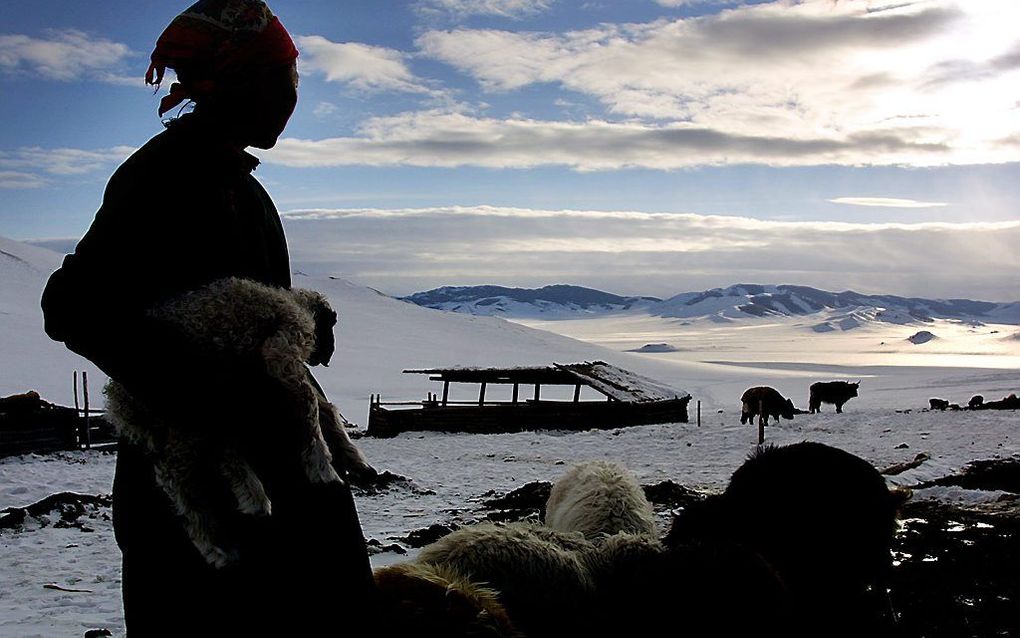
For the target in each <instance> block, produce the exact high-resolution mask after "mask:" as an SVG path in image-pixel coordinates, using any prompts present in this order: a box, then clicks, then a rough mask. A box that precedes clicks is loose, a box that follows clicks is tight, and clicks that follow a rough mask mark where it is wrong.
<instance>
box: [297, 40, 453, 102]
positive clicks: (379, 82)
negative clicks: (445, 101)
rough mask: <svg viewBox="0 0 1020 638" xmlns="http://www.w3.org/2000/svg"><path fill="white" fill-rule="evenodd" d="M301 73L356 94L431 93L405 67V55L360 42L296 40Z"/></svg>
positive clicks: (422, 82)
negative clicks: (352, 89) (365, 92)
mask: <svg viewBox="0 0 1020 638" xmlns="http://www.w3.org/2000/svg"><path fill="white" fill-rule="evenodd" d="M297 44H298V47H300V49H301V53H302V57H300V58H299V60H300V64H301V71H302V72H303V73H309V72H311V73H321V74H322V75H323V76H325V78H326V81H327V82H340V83H342V84H346V85H348V86H350V87H352V88H354V89H357V90H360V91H368V92H376V91H403V92H408V93H433V92H434V90H433V89H431V88H429V87H428V86H427V85H426V83H425V82H424V81H423V80H422V79H420V78H418V77H415V75H414V73H412V72H411V70H410V68H408V66H407V63H406V59H407V55H406V54H405V53H402V52H400V51H396V50H394V49H387V48H385V47H379V46H373V45H370V44H362V43H360V42H331V41H330V40H327V39H326V38H324V37H322V36H319V35H309V36H301V37H298V38H297Z"/></svg>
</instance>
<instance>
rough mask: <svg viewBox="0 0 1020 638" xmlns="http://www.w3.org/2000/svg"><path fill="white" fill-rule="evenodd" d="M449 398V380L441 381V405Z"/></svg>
mask: <svg viewBox="0 0 1020 638" xmlns="http://www.w3.org/2000/svg"><path fill="white" fill-rule="evenodd" d="M449 398H450V382H449V381H443V407H444V408H445V407H446V402H447V401H448V400H449Z"/></svg>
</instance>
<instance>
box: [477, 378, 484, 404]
mask: <svg viewBox="0 0 1020 638" xmlns="http://www.w3.org/2000/svg"><path fill="white" fill-rule="evenodd" d="M478 405H480V406H481V405H485V381H482V389H481V390H479V391H478Z"/></svg>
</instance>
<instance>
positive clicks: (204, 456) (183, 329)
mask: <svg viewBox="0 0 1020 638" xmlns="http://www.w3.org/2000/svg"><path fill="white" fill-rule="evenodd" d="M150 314H151V315H152V317H153V318H154V319H156V320H158V321H160V322H164V323H165V324H167V325H168V326H170V327H172V328H173V329H175V330H177V331H180V333H182V335H183V336H185V337H186V338H188V339H189V340H191V341H192V342H193V343H195V344H196V345H199V346H201V347H205V348H209V349H212V350H215V351H216V352H218V353H220V354H222V355H224V356H226V357H230V358H235V359H237V360H239V361H249V362H256V365H260V366H261V367H262V368H263V372H264V374H265V375H266V376H267V377H268V378H269V379H270V380H271V382H272V383H274V384H276V385H277V386H278V387H279V388H280V389H281V390H282V392H281V395H282V396H284V397H286V400H287V406H286V409H285V410H284V413H285V414H287V415H288V416H289V417H290V418H288V422H287V423H280V424H278V426H279V427H281V428H293V429H294V431H291V432H287V433H283V432H277V434H278V435H281V436H279V441H281V442H282V443H281V446H282V447H281V448H280V449H279V454H281V455H298V456H300V462H301V466H302V467H303V469H304V473H305V476H306V478H307V480H308V481H309V482H310V483H333V482H340V481H343V480H344V479H343V477H345V476H347V475H353V476H364V475H370V474H374V470H373V469H372V468H371V466H370V465H369V464H368V462H367V461H366V460H365V458H364V457H363V456H362V455H361V453H360V451H359V450H358V449H357V448H356V447H355V446H354V444H353V443H352V442H351V440H350V438H349V437H348V436H347V434H346V431H345V430H344V423H345V420H344V419H343V417H342V416H341V415H340V413H339V412H338V411H337V409H336V407H335V406H333V405H332V404H331V403H329V401H328V400H327V399H326V397H325V396H324V395H323V393H322V391H321V389H320V388H319V387H318V385H317V384H316V383H315V381H314V380H313V379H312V377H311V375H310V374H309V372H308V370H307V368H306V367H305V364H306V363H310V364H313V365H314V364H319V363H322V364H327V363H328V362H329V359H330V357H331V355H332V352H333V335H332V329H333V325H334V324H335V323H336V313H335V312H334V311H333V310H332V309H331V308H330V307H329V304H328V302H327V301H326V299H325V297H323V296H322V295H321V294H319V293H317V292H314V291H311V290H302V289H293V290H286V289H282V288H275V287H271V286H267V285H264V284H260V283H256V282H254V281H250V280H245V279H238V278H226V279H221V280H217V281H215V282H213V283H211V284H209V285H208V286H205V287H203V288H200V289H198V290H195V291H192V292H189V293H186V294H184V295H182V296H181V297H179V298H176V299H173V300H171V301H169V302H167V303H164V304H161V305H160V306H158V307H156V308H154V309H152V310H151V312H150ZM211 391H214V390H211ZM105 392H106V395H107V403H108V409H109V414H110V417H111V420H112V421H113V422H114V424H115V425H116V426H117V428H118V432H119V434H120V435H121V436H122V437H124V438H126V439H127V440H129V441H131V442H132V443H134V444H136V445H139V446H140V447H141V448H142V449H144V450H145V451H146V452H147V453H148V455H149V456H150V458H151V459H152V462H153V466H154V470H155V476H156V481H157V483H158V484H159V486H160V487H161V488H162V489H163V490H164V491H165V492H166V494H167V496H169V497H170V500H171V502H172V503H173V504H174V506H175V508H176V510H177V513H178V514H179V515H180V516H181V517H182V518H183V522H184V527H185V530H186V532H187V534H188V536H189V538H190V539H191V541H192V543H193V544H194V545H195V547H196V548H197V549H198V550H199V552H200V553H201V554H202V556H203V557H204V558H205V559H206V561H208V562H209V563H210V564H212V565H215V566H217V567H222V566H224V565H227V564H230V563H231V562H233V561H234V560H236V553H235V551H234V548H232V547H231V539H230V533H229V531H228V530H227V529H225V528H224V526H223V525H222V519H223V518H224V514H225V512H224V508H231V509H236V510H237V511H240V512H242V513H243V514H247V515H252V516H271V515H272V503H271V502H270V500H269V497H268V496H267V494H266V491H265V489H264V488H263V485H262V482H261V481H260V480H259V477H258V476H257V475H256V473H255V471H254V470H253V469H252V467H251V465H250V464H249V463H248V461H247V459H246V458H245V448H246V445H245V436H246V435H250V434H248V433H246V432H245V430H244V427H243V425H238V424H234V423H230V422H229V420H230V419H229V413H227V412H222V413H219V414H203V415H197V422H196V415H188V416H187V418H186V419H185V418H183V417H182V416H180V415H176V416H175V414H174V413H173V412H172V411H167V410H165V409H161V406H152V405H146V404H145V403H143V402H141V401H138V400H135V399H134V398H133V397H132V396H131V395H130V394H129V393H128V392H127V390H126V389H125V388H124V387H123V386H122V385H120V384H118V383H116V382H114V381H111V382H110V383H109V384H108V385H107V387H106V389H105ZM258 400H259V397H257V396H233V397H223V403H224V404H226V405H229V404H230V403H231V402H239V401H252V402H255V401H258ZM273 434H274V432H273V431H271V430H270V431H266V432H262V433H261V435H263V436H273ZM283 434H286V435H285V436H282V435H283ZM295 442H296V446H295V447H294V448H292V449H289V448H288V445H294V444H295ZM331 445H332V447H333V451H335V452H337V458H334V455H333V452H332V451H331V449H330V446H331ZM215 485H225V486H226V488H227V489H226V490H220V492H227V493H229V494H231V495H232V501H233V502H232V503H224V502H222V499H221V500H217V499H215V498H213V497H211V496H210V495H212V494H216V493H217V490H215V489H210V488H211V487H212V486H215Z"/></svg>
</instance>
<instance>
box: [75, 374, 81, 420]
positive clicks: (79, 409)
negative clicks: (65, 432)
mask: <svg viewBox="0 0 1020 638" xmlns="http://www.w3.org/2000/svg"><path fill="white" fill-rule="evenodd" d="M74 410H75V412H77V413H78V414H79V415H80V414H81V408H79V407H78V371H77V370H75V371H74Z"/></svg>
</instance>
